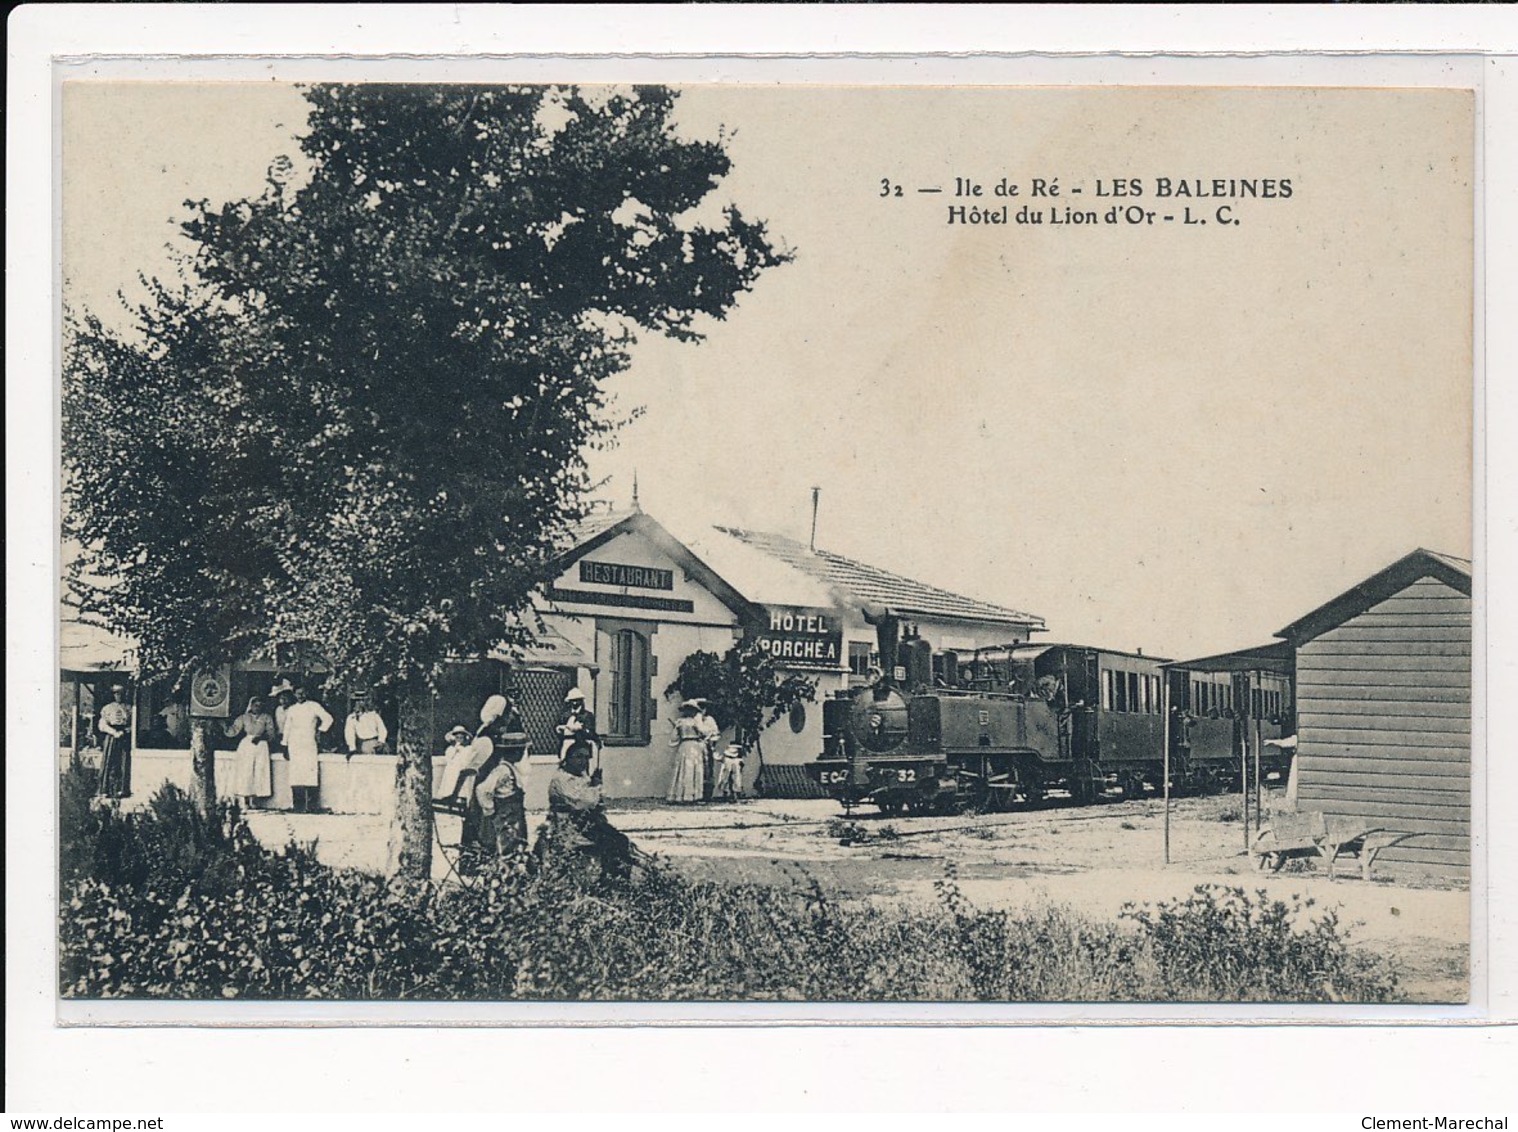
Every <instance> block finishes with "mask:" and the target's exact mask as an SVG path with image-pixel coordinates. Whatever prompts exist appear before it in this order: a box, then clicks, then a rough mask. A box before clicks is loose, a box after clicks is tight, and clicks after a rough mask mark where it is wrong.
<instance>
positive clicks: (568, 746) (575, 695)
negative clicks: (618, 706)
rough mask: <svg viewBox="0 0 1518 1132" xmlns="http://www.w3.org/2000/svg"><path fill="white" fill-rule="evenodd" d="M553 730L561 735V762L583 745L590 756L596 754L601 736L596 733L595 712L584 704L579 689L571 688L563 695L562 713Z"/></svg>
mask: <svg viewBox="0 0 1518 1132" xmlns="http://www.w3.org/2000/svg"><path fill="white" fill-rule="evenodd" d="M554 730H556V731H557V732H558V733H559V735H560V736H562V737H563V742H561V743H560V744H559V761H560V762H561V763H562V762H563V761H564V758H565V756H566V755H568V754H569V752H570V751H571V750H574V749H575V748H577V747H584V748H585V749H586V751H588V752H589V753H590V754H591V755H592V757H594V755H595V754H596V750H597V748H598V746H599V745H600V742H601V737H600V736H599V735H597V734H596V717H595V714H594V713H593V712H592V711H591V710H590V709H589V708H587V707H586V706H585V693H584V692H582V691H580V689H578V688H571V689H569V692H568V693H567V694H566V695H565V696H564V714H563V716H562V718H560V720H559V725H558V727H556V728H555V729H554Z"/></svg>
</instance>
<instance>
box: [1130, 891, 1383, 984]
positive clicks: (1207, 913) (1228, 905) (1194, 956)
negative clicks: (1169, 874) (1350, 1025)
mask: <svg viewBox="0 0 1518 1132" xmlns="http://www.w3.org/2000/svg"><path fill="white" fill-rule="evenodd" d="M1312 907H1313V901H1312V900H1305V901H1304V900H1301V899H1300V898H1298V897H1296V896H1293V897H1292V898H1291V903H1290V904H1288V903H1286V902H1285V901H1282V900H1272V899H1271V898H1270V897H1269V895H1268V894H1267V893H1266V892H1265V891H1264V890H1263V889H1261V890H1259V891H1257V892H1256V893H1255V894H1254V895H1253V896H1250V895H1248V894H1246V893H1245V891H1244V890H1243V889H1242V888H1228V887H1224V886H1222V885H1198V886H1197V887H1196V888H1195V889H1194V890H1193V892H1192V894H1191V895H1190V896H1188V897H1186V898H1185V899H1184V900H1176V901H1171V902H1168V903H1161V904H1158V905H1156V906H1154V907H1153V908H1151V907H1150V906H1148V905H1145V906H1144V907H1143V908H1135V907H1134V906H1133V905H1127V906H1125V908H1124V910H1123V912H1122V917H1123V918H1124V919H1126V920H1131V921H1132V922H1133V923H1135V924H1136V925H1137V926H1138V928H1139V931H1140V933H1141V935H1142V936H1143V937H1144V939H1145V940H1146V941H1147V943H1148V944H1149V946H1150V948H1151V950H1152V953H1153V955H1154V957H1155V960H1156V962H1157V964H1158V968H1157V971H1158V977H1159V986H1158V987H1157V988H1156V989H1157V990H1158V991H1159V992H1160V995H1161V997H1164V998H1169V999H1178V1000H1183V1001H1284V1002H1346V1001H1349V1002H1385V1001H1387V1000H1388V999H1389V998H1390V997H1391V996H1392V994H1393V993H1394V991H1395V990H1396V986H1397V979H1396V976H1395V974H1393V973H1392V972H1391V971H1390V969H1389V968H1388V967H1387V966H1386V964H1385V963H1384V962H1382V961H1380V960H1377V959H1375V958H1373V957H1371V956H1368V955H1365V954H1364V953H1362V952H1359V951H1356V950H1355V949H1353V948H1351V947H1350V946H1349V943H1348V941H1347V940H1346V938H1345V937H1344V935H1343V934H1342V933H1341V931H1340V930H1339V919H1338V915H1337V914H1336V913H1335V912H1334V911H1333V910H1331V909H1329V910H1325V911H1323V912H1321V913H1319V914H1317V915H1315V916H1313V915H1309V909H1311V908H1312Z"/></svg>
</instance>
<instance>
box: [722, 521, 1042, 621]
mask: <svg viewBox="0 0 1518 1132" xmlns="http://www.w3.org/2000/svg"><path fill="white" fill-rule="evenodd" d="M717 530H719V531H721V532H722V533H723V534H726V535H730V536H731V537H733V538H735V539H738V540H739V541H740V542H743V543H745V544H747V545H748V546H751V547H754V548H755V549H757V550H760V551H763V552H764V553H765V554H767V555H769V556H770V557H772V558H775V559H778V560H779V561H781V562H784V563H785V564H786V565H788V566H791V567H792V568H794V569H796V570H799V571H801V572H802V573H804V574H808V575H810V576H811V577H813V578H815V579H817V580H819V581H821V582H824V583H826V584H827V585H828V586H830V587H832V588H833V589H834V590H837V591H840V593H841V596H842V597H843V598H844V599H845V600H849V601H850V602H851V603H852V604H854V605H856V606H860V607H863V606H864V605H865V604H867V603H875V604H879V605H884V606H887V607H888V608H890V609H892V610H894V611H895V612H897V613H903V614H907V615H913V616H919V617H931V618H940V619H944V620H949V621H972V622H977V623H981V624H992V625H1018V626H1022V627H1025V628H1027V629H1037V630H1042V629H1043V627H1044V620H1043V618H1042V617H1036V616H1034V615H1033V614H1031V613H1022V612H1019V611H1018V610H1015V609H1007V608H1006V607H1004V606H1000V605H992V604H991V603H990V602H988V601H978V600H976V599H975V598H972V597H965V596H963V595H962V594H956V593H951V592H950V591H949V590H944V589H939V588H938V587H937V586H930V585H928V584H927V583H925V582H918V581H914V580H912V579H911V578H904V577H902V576H901V575H900V574H893V573H891V572H890V571H888V570H882V569H880V568H878V567H876V566H869V565H866V564H865V563H863V562H856V561H855V560H854V559H852V558H845V557H844V556H843V555H841V554H833V553H831V552H830V551H826V550H812V549H810V548H809V547H806V546H803V545H802V544H801V543H799V542H796V541H795V540H794V539H789V538H786V537H785V536H784V535H775V534H766V533H764V532H762V531H747V530H742V529H740V528H736V527H718V528H717Z"/></svg>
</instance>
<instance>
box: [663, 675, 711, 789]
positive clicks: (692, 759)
mask: <svg viewBox="0 0 1518 1132" xmlns="http://www.w3.org/2000/svg"><path fill="white" fill-rule="evenodd" d="M700 711H701V705H700V704H698V703H696V701H695V700H686V701H685V702H684V703H683V704H681V705H680V716H679V718H678V719H676V720H675V734H674V737H673V738H672V739H670V741H669V745H670V746H671V747H673V748H675V776H674V778H672V779H671V780H670V783H669V793H668V794H666V795H665V798H666V799H667V800H668V801H671V802H677V803H682V804H683V803H685V802H700V801H703V800H704V799H705V795H706V731H705V728H703V727H702V726H701V720H700V718H699V713H700Z"/></svg>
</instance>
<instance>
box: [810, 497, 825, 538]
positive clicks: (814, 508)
mask: <svg viewBox="0 0 1518 1132" xmlns="http://www.w3.org/2000/svg"><path fill="white" fill-rule="evenodd" d="M821 494H822V488H820V487H814V488H812V542H811V549H812V550H816V549H817V497H818V496H820V495H821Z"/></svg>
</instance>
